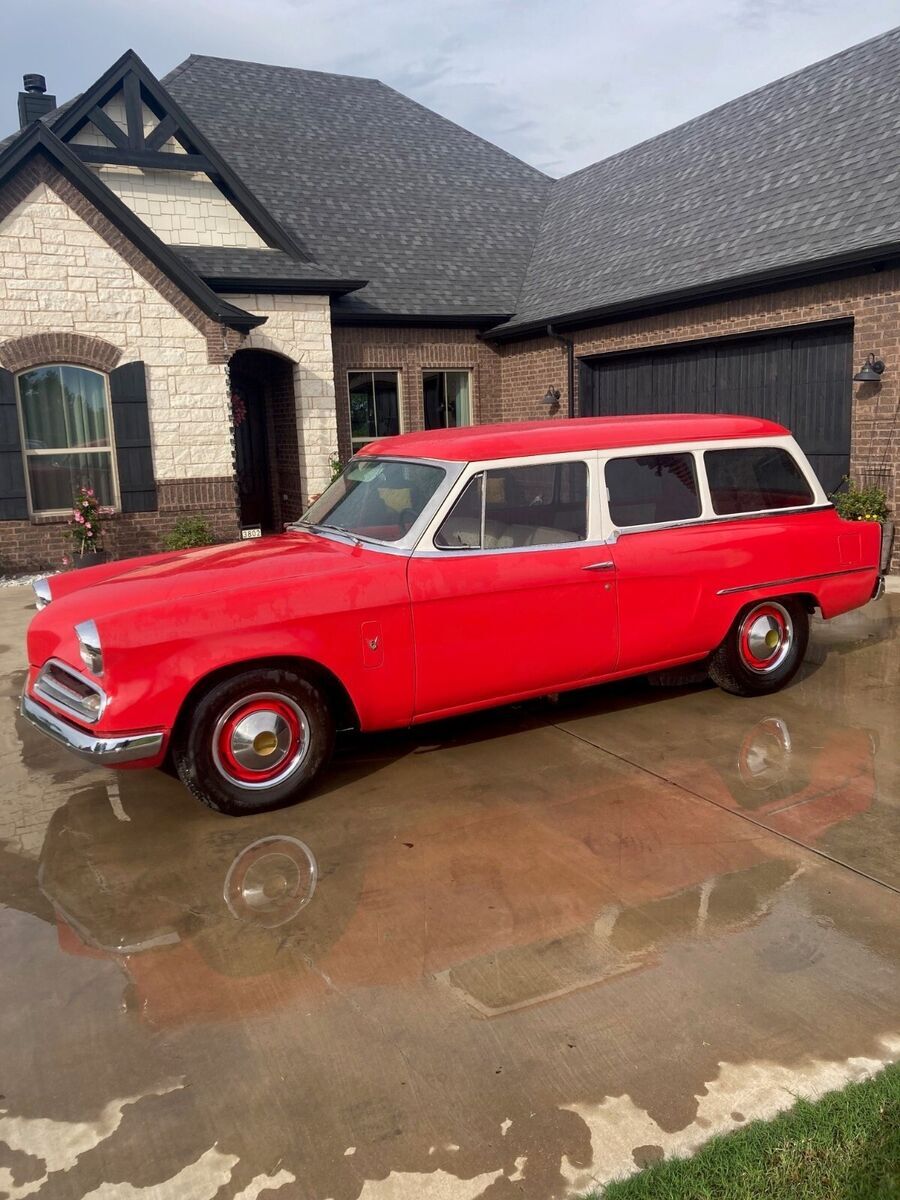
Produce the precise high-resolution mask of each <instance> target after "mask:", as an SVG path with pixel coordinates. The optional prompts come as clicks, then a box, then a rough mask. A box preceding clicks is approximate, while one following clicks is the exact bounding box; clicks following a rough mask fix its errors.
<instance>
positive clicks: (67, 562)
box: [62, 554, 69, 567]
mask: <svg viewBox="0 0 900 1200" xmlns="http://www.w3.org/2000/svg"><path fill="white" fill-rule="evenodd" d="M62 565H63V566H64V567H67V566H68V565H69V556H68V554H64V555H63V560H62Z"/></svg>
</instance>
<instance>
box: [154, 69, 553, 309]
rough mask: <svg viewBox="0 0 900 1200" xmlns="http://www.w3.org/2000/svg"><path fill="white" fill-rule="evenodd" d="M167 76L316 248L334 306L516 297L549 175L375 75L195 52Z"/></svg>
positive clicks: (472, 305) (228, 154)
mask: <svg viewBox="0 0 900 1200" xmlns="http://www.w3.org/2000/svg"><path fill="white" fill-rule="evenodd" d="M162 82H163V84H164V86H165V87H166V88H168V90H169V91H170V92H171V94H172V95H173V96H174V97H175V99H176V101H177V102H178V103H179V104H180V105H181V106H182V108H183V109H184V110H185V111H186V112H187V113H188V115H189V116H190V118H191V119H192V120H193V121H194V122H195V124H196V125H197V126H198V128H199V129H200V130H201V131H202V132H203V133H204V134H205V135H206V136H207V137H208V138H209V140H210V141H211V142H212V143H213V144H214V145H215V146H216V148H217V149H218V150H219V152H220V154H221V155H222V156H223V158H225V159H226V160H227V161H228V162H229V163H230V164H231V165H232V166H233V168H234V170H235V171H237V173H238V174H239V175H240V176H241V178H242V179H244V180H245V181H246V183H247V186H248V187H250V188H251V189H252V190H253V192H254V194H255V195H256V196H257V197H258V199H259V200H260V201H261V203H262V204H264V205H265V207H266V208H267V209H268V211H269V212H271V213H272V215H273V216H274V217H275V218H276V220H278V221H279V222H280V223H281V224H283V225H284V227H285V228H286V229H287V230H288V231H289V232H291V233H293V234H294V235H295V236H296V237H298V238H299V239H301V240H302V242H303V243H304V244H305V245H306V246H308V247H309V248H310V250H311V251H312V253H313V255H314V256H315V258H316V259H320V260H322V261H323V262H326V263H328V264H330V265H331V266H332V267H333V268H334V269H335V270H337V271H338V272H340V273H341V274H342V275H345V276H347V277H348V278H355V279H368V280H369V281H370V282H369V285H368V287H366V288H365V289H364V290H363V291H361V292H354V293H353V294H352V295H350V296H347V297H345V298H344V299H342V300H340V301H339V302H337V303H336V304H335V314H336V315H338V314H340V313H359V314H363V315H370V316H371V315H373V314H377V313H379V312H384V313H403V314H407V315H415V314H427V315H438V314H445V315H448V316H461V315H464V314H472V315H475V314H494V315H497V316H498V319H499V318H500V317H501V316H503V315H506V314H509V313H512V312H513V311H514V310H515V301H516V295H517V293H518V290H519V287H520V284H521V281H522V276H523V274H524V271H525V266H526V264H527V261H528V257H529V255H530V253H531V247H532V244H533V242H534V236H535V233H536V231H537V226H538V223H539V221H540V218H541V213H542V211H543V208H544V204H545V201H546V199H547V195H548V193H549V190H550V188H551V186H552V182H551V180H550V179H548V178H547V176H545V175H543V174H542V173H541V172H540V171H537V170H535V169H534V168H533V167H529V166H527V165H526V164H525V163H523V162H520V161H519V160H518V159H516V158H513V157H512V155H510V154H507V153H506V152H505V151H503V150H500V149H499V148H498V147H496V146H493V145H491V144H490V143H489V142H486V141H484V140H483V139H482V138H479V137H477V136H476V135H475V134H473V133H469V132H468V131H466V130H465V129H461V128H460V127H459V126H458V125H454V124H453V123H452V122H450V121H448V120H446V119H445V118H444V117H440V116H438V115H437V114H436V113H433V112H431V111H429V110H428V109H427V108H423V107H422V106H421V105H419V104H417V103H416V102H415V101H413V100H410V99H408V97H406V96H402V95H401V94H400V93H399V92H396V91H394V90H393V88H389V87H386V86H385V85H384V84H383V83H379V82H378V81H377V80H375V79H361V78H356V77H355V76H349V75H329V74H323V73H321V72H318V71H302V70H297V69H295V68H289V67H269V66H262V65H259V64H257V63H246V62H234V61H232V60H230V59H223V58H205V57H199V56H192V57H191V58H189V59H187V61H186V62H184V63H183V64H182V65H181V66H180V67H177V68H176V69H175V70H174V71H172V72H171V74H169V75H168V76H166V77H165V78H164V79H163V81H162Z"/></svg>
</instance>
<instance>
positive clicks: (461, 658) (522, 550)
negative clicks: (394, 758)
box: [408, 461, 618, 719]
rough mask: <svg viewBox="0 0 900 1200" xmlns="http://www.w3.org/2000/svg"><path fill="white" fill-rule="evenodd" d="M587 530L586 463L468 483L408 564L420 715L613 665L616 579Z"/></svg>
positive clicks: (488, 474)
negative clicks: (434, 531)
mask: <svg viewBox="0 0 900 1200" xmlns="http://www.w3.org/2000/svg"><path fill="white" fill-rule="evenodd" d="M589 532H590V520H589V470H588V466H587V464H586V463H585V462H583V461H563V462H550V463H540V464H534V465H525V466H510V467H499V468H491V469H488V470H486V471H482V472H479V473H478V474H476V475H474V476H473V477H472V478H471V479H470V480H469V481H468V483H467V484H466V486H465V489H464V491H463V492H462V494H461V495H460V497H459V499H458V500H457V502H456V503H455V505H454V506H453V507H452V509H451V510H450V512H449V514H448V515H447V517H446V518H445V520H444V521H443V523H442V524H441V526H440V528H439V529H438V530H437V532H436V533H435V535H434V537H433V539H431V538H429V540H428V541H427V544H424V545H420V546H419V547H418V548H417V550H416V552H415V553H414V554H413V556H412V557H411V559H410V562H409V570H408V581H409V591H410V598H411V601H412V613H413V631H414V637H415V653H416V700H415V715H416V718H418V719H421V718H423V717H425V716H426V715H434V714H438V713H443V712H450V711H453V710H454V709H462V708H466V707H467V706H469V705H477V704H479V703H487V702H490V701H494V700H503V699H505V698H511V697H514V696H520V695H524V694H527V693H529V692H531V693H534V692H540V691H542V690H546V691H548V692H552V691H556V690H558V689H561V688H564V687H566V686H571V685H572V684H576V683H579V682H582V681H587V680H590V679H595V678H597V677H599V676H601V675H604V674H606V673H608V672H611V671H613V670H615V666H616V657H617V652H618V631H617V626H616V572H615V568H614V565H613V563H612V557H611V555H610V553H609V548H608V547H607V546H605V545H603V544H600V543H599V541H598V540H589V536H588V535H589Z"/></svg>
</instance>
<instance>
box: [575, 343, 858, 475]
mask: <svg viewBox="0 0 900 1200" xmlns="http://www.w3.org/2000/svg"><path fill="white" fill-rule="evenodd" d="M852 363H853V329H852V327H851V326H850V325H829V326H820V327H818V328H816V329H811V330H803V331H799V332H798V331H794V332H786V333H780V334H776V335H772V334H768V335H766V336H762V337H752V338H731V339H729V340H727V341H720V342H719V341H717V342H705V343H702V344H700V345H697V344H694V345H689V346H673V347H665V348H662V349H659V350H645V351H640V352H637V353H633V354H632V353H629V354H615V355H603V356H601V357H599V358H594V359H582V360H581V368H580V376H579V396H580V401H581V412H582V413H583V415H584V416H606V415H610V416H617V415H630V414H634V413H667V412H719V413H749V414H752V415H753V416H757V417H768V418H770V419H771V420H773V421H778V422H780V423H781V424H782V425H786V426H787V427H788V429H790V430H791V432H792V433H793V434H794V436H795V437H796V439H797V441H798V442H799V443H800V445H801V446H802V447H803V449H804V450H805V452H806V453H807V455H808V456H809V459H810V462H811V463H812V465H813V468H814V470H815V472H816V474H817V475H818V476H819V479H820V480H821V481H822V485H823V487H824V488H825V490H826V491H827V492H831V491H834V489H835V488H836V487H837V486H838V484H839V483H840V482H841V479H842V478H843V476H844V475H846V474H847V473H848V472H849V470H850V400H851V391H852V384H851V376H852V374H853V366H852Z"/></svg>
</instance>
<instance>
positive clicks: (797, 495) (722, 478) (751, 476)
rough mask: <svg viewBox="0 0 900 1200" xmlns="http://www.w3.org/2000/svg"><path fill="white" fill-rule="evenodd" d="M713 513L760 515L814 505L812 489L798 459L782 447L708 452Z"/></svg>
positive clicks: (706, 461) (752, 447) (707, 468)
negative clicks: (763, 512) (759, 513)
mask: <svg viewBox="0 0 900 1200" xmlns="http://www.w3.org/2000/svg"><path fill="white" fill-rule="evenodd" d="M703 459H704V463H705V465H706V477H707V479H708V480H709V491H710V495H711V497H712V506H713V511H714V512H716V513H718V514H719V515H720V516H725V515H728V514H731V513H745V512H760V511H761V510H765V509H773V508H800V507H802V506H803V505H805V504H812V502H813V500H814V496H813V493H812V488H811V487H810V486H809V484H808V483H807V481H806V477H805V476H804V474H803V472H802V471H801V470H800V467H799V465H798V464H797V461H796V459H795V458H794V457H793V455H791V454H790V453H789V452H788V451H787V450H784V449H783V448H782V447H781V446H747V447H741V448H739V449H734V450H707V451H706V452H705V453H704V455H703Z"/></svg>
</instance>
